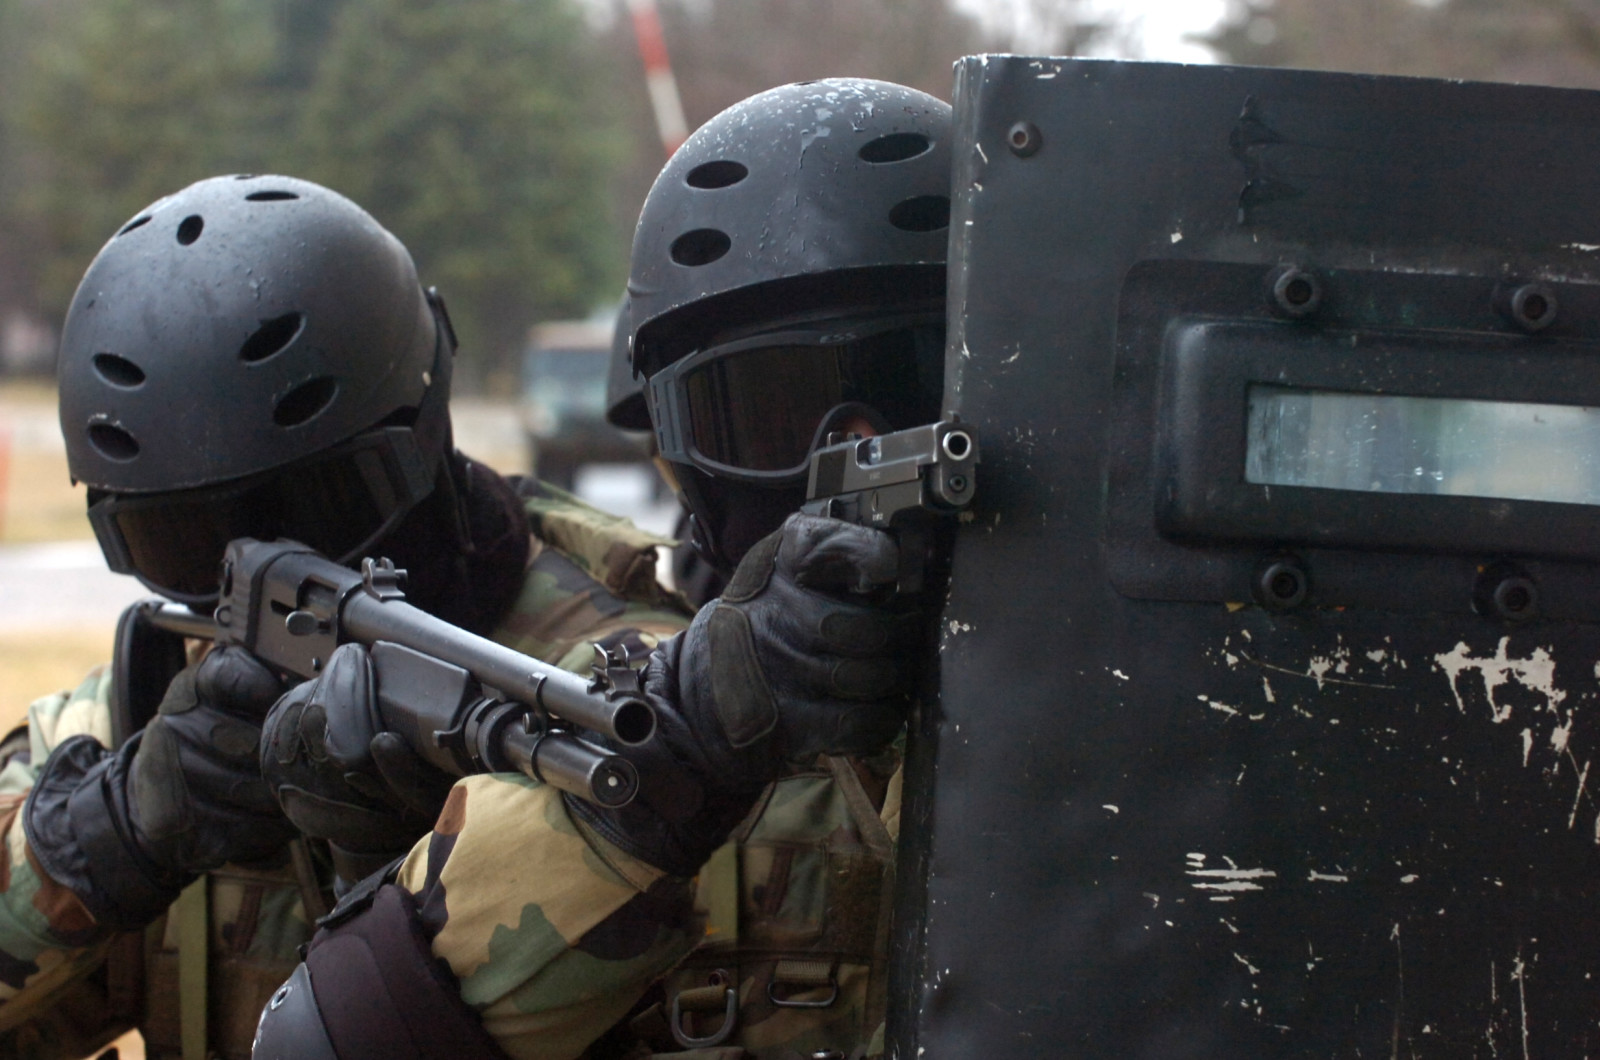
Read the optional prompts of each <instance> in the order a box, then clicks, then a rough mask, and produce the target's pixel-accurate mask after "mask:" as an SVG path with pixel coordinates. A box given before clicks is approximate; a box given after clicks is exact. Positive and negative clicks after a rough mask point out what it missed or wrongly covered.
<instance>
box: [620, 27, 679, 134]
mask: <svg viewBox="0 0 1600 1060" xmlns="http://www.w3.org/2000/svg"><path fill="white" fill-rule="evenodd" d="M628 12H629V13H630V14H631V15H632V16H633V36H634V39H635V40H637V41H638V42H639V58H640V59H642V60H644V83H645V87H646V88H647V89H648V90H649V92H650V107H651V109H652V110H653V111H655V115H656V131H657V132H658V133H659V134H660V136H661V147H662V149H663V150H664V151H666V153H667V156H668V157H669V158H670V157H671V156H672V152H674V151H676V150H677V149H678V146H679V145H680V144H682V143H683V141H684V140H686V139H688V138H689V123H688V122H687V121H686V120H684V117H683V101H682V100H680V99H679V98H678V82H677V80H676V79H674V78H673V76H672V62H671V61H670V60H669V59H668V58H667V40H666V38H665V37H664V36H662V34H661V15H660V13H659V12H658V11H657V10H656V0H628Z"/></svg>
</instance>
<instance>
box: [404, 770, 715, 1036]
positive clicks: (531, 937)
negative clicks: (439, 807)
mask: <svg viewBox="0 0 1600 1060" xmlns="http://www.w3.org/2000/svg"><path fill="white" fill-rule="evenodd" d="M560 794H561V793H560V792H559V791H557V790H556V789H555V788H551V787H546V786H545V785H542V784H539V783H537V782H536V781H532V780H529V779H527V778H525V777H522V776H520V775H515V774H494V775H489V776H477V777H468V778H467V779H465V780H462V781H460V782H459V783H458V784H456V786H455V788H454V789H453V790H452V791H451V794H450V799H449V801H448V803H447V804H446V806H445V810H444V812H443V814H441V815H440V818H439V821H438V824H437V825H436V827H435V829H434V832H433V833H432V835H430V836H429V837H427V838H426V839H425V840H423V841H422V842H420V843H419V844H418V845H417V846H416V848H415V849H413V851H412V853H411V856H410V857H409V858H408V859H407V860H406V863H405V865H404V866H403V867H402V869H401V871H400V876H399V880H398V883H399V884H400V886H402V887H404V888H405V889H406V890H408V891H410V892H411V893H412V894H413V895H415V896H416V900H417V906H418V909H419V910H420V912H421V915H422V919H423V921H424V923H425V925H426V927H427V929H428V931H429V932H430V933H432V934H433V936H434V940H433V951H434V954H435V955H436V956H439V957H441V958H443V959H444V960H445V961H446V962H448V963H449V965H450V967H451V969H452V971H454V972H455V975H456V977H457V978H458V979H459V980H460V982H461V993H462V996H463V998H464V999H465V1000H466V1001H467V1003H468V1004H470V1005H471V1006H472V1007H473V1008H475V1009H476V1010H477V1011H478V1012H479V1014H480V1015H481V1016H482V1018H483V1023H484V1026H485V1027H486V1028H487V1029H488V1031H489V1033H490V1034H491V1035H493V1036H494V1038H495V1039H496V1040H497V1041H498V1042H499V1044H500V1046H501V1047H502V1048H503V1049H504V1050H505V1051H506V1052H507V1053H508V1054H509V1055H510V1056H512V1057H514V1058H516V1060H567V1058H571V1057H576V1056H578V1055H580V1054H581V1053H582V1052H583V1050H584V1049H585V1047H587V1046H588V1044H589V1043H590V1042H592V1041H593V1040H594V1039H595V1038H596V1037H598V1036H599V1035H600V1034H601V1033H602V1032H604V1031H605V1030H606V1029H607V1028H608V1027H610V1026H611V1025H612V1024H614V1023H616V1022H617V1021H618V1020H620V1019H621V1018H622V1017H623V1016H624V1015H626V1014H627V1012H628V1010H629V1009H630V1008H631V1007H632V1006H633V1004H634V1002H635V1001H636V1000H637V999H638V998H639V997H640V995H642V994H643V993H644V992H645V990H646V989H647V988H648V987H649V986H650V984H651V983H653V982H654V981H655V980H656V979H658V978H659V977H660V976H661V975H662V974H663V973H664V972H666V971H667V970H668V969H670V968H671V967H672V966H673V965H674V964H676V963H677V962H678V961H680V960H681V959H682V958H683V957H684V956H685V955H686V954H687V953H688V952H689V951H690V950H691V949H693V948H694V946H695V944H696V943H697V942H698V941H699V939H700V935H701V930H702V925H701V924H700V923H699V922H698V921H697V920H696V919H695V917H694V914H693V910H692V895H691V893H690V886H689V881H687V880H682V879H677V878H673V877H667V876H665V875H663V874H662V873H661V872H660V871H659V870H657V869H654V868H652V867H650V866H648V865H646V864H644V863H643V862H640V861H636V860H635V859H633V858H630V857H628V856H627V855H626V854H623V853H622V852H621V851H619V850H616V849H615V848H612V847H610V846H609V845H608V844H606V843H605V842H604V841H603V840H601V839H599V838H598V837H595V836H586V835H585V834H580V832H579V831H578V829H577V828H576V827H575V826H574V824H573V822H572V819H571V818H570V817H568V815H567V812H566V809H565V807H564V805H563V803H562V800H561V797H560Z"/></svg>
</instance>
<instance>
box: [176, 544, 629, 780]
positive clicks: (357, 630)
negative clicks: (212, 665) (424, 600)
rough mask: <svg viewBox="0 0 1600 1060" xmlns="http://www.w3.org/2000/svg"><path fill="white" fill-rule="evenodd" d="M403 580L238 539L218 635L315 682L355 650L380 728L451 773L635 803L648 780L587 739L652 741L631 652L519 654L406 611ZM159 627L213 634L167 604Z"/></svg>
mask: <svg viewBox="0 0 1600 1060" xmlns="http://www.w3.org/2000/svg"><path fill="white" fill-rule="evenodd" d="M404 576H405V572H404V571H399V570H396V569H395V568H394V565H393V564H392V563H390V562H389V561H387V560H376V561H375V560H372V559H365V560H363V561H362V564H361V571H360V572H359V573H358V572H356V571H353V570H350V569H349V568H347V567H342V566H340V565H339V564H337V563H334V562H333V561H331V560H329V559H326V558H325V557H323V556H321V555H319V554H318V553H316V552H315V551H313V550H311V549H309V548H307V547H306V546H304V545H301V544H298V543H296V542H293V541H257V540H255V539H253V538H239V539H238V540H236V541H233V542H231V543H230V544H229V545H228V548H227V552H226V553H225V556H224V559H223V564H222V593H221V600H220V603H219V604H218V605H217V610H216V614H215V618H214V621H213V623H211V628H210V633H211V636H212V639H214V640H215V641H216V642H217V643H218V644H237V645H239V646H240V647H243V648H244V649H245V650H246V651H249V652H250V653H251V654H253V655H255V656H256V657H257V658H259V659H261V660H262V661H263V662H265V663H267V664H268V665H269V666H273V667H276V668H277V669H279V670H283V671H285V672H286V673H289V674H292V675H294V676H296V677H300V678H310V677H314V676H316V675H317V674H318V673H319V672H320V671H321V670H322V667H323V664H324V663H325V662H326V661H327V660H328V658H329V656H331V655H332V654H333V650H334V648H336V647H337V646H338V645H340V644H343V643H345V642H347V641H355V642H357V643H360V644H363V645H366V646H367V647H368V648H369V649H370V651H371V656H372V665H373V671H374V673H375V674H376V676H377V679H378V711H379V714H380V716H381V719H380V720H381V722H382V726H383V728H384V729H386V730H388V731H390V732H394V733H397V734H399V735H400V736H401V737H402V738H403V739H405V741H406V742H407V743H408V744H409V745H410V746H411V748H412V749H413V750H414V751H416V753H417V754H418V755H420V756H421V757H422V758H423V759H424V760H425V761H427V762H429V763H430V764H432V765H433V766H435V767H437V768H438V769H440V770H442V771H444V772H446V773H449V774H451V775H454V776H466V775H469V774H473V773H486V772H510V771H517V772H521V773H524V774H526V775H527V776H530V777H533V778H534V779H536V780H540V781H543V782H545V783H548V784H551V785H553V786H555V787H558V788H560V789H562V790H563V791H570V792H572V793H573V794H575V795H577V796H579V797H580V798H583V799H587V800H589V801H591V802H594V803H596V804H598V805H601V806H622V805H626V804H627V803H628V802H629V801H630V800H631V799H632V798H633V796H634V794H635V793H636V792H637V790H638V786H639V780H638V775H637V773H636V772H635V770H634V768H633V765H632V764H631V763H630V762H628V761H627V760H626V759H624V758H622V757H620V756H618V755H616V754H613V753H611V752H610V751H607V750H605V749H603V748H601V747H598V746H596V745H595V744H593V743H591V742H589V741H587V740H584V739H582V738H581V737H580V736H579V735H578V733H577V731H576V730H579V729H587V730H590V731H593V732H599V733H603V734H604V735H606V736H608V737H611V738H612V739H615V740H617V741H618V742H619V743H622V744H626V745H638V744H642V743H645V742H647V741H648V740H649V739H650V738H651V736H652V735H654V733H655V712H654V711H653V710H652V709H651V707H650V705H649V704H648V703H647V702H646V701H645V699H644V697H643V696H642V695H641V693H640V689H639V683H638V675H637V674H636V673H635V672H634V671H633V670H632V669H630V668H629V667H628V665H627V662H628V660H627V657H626V655H625V654H624V653H620V652H619V653H616V654H611V653H608V652H606V651H605V650H604V649H603V648H600V647H599V646H596V651H597V653H598V656H599V657H598V659H597V661H596V663H595V666H594V676H593V678H592V679H591V680H585V679H584V678H582V677H580V676H578V675H577V674H574V673H571V672H569V671H566V670H562V669H560V668H558V667H555V666H552V665H551V664H549V663H545V662H542V661H540V660H538V659H534V658H531V657H529V656H526V655H523V654H522V653H521V652H517V651H513V650H512V649H510V648H507V647H505V646H504V645H502V644H497V643H495V642H494V641H492V640H489V639H487V638H485V637H480V636H477V635H476V634H473V633H469V632H467V631H466V630H463V629H460V628H459V627H456V626H453V625H451V624H450V623H448V622H445V621H443V620H441V619H438V618H435V617H434V616H432V615H430V614H428V613H427V612H425V611H422V610H420V609H419V608H416V607H413V606H412V605H411V604H408V603H406V602H405V600H404V595H405V594H404V593H403V592H402V591H401V589H400V584H401V582H402V581H403V579H404ZM151 618H152V620H153V621H154V622H155V623H156V624H157V625H160V626H162V627H163V628H167V629H171V630H173V631H174V632H181V633H183V634H184V635H187V636H195V635H197V634H202V635H203V634H204V633H205V632H206V630H204V629H202V628H201V624H202V623H203V622H204V620H203V619H197V617H196V616H195V615H194V614H193V613H192V612H189V611H187V610H186V609H183V608H179V607H164V608H162V609H161V610H160V611H158V612H156V613H155V614H153V615H152V616H151Z"/></svg>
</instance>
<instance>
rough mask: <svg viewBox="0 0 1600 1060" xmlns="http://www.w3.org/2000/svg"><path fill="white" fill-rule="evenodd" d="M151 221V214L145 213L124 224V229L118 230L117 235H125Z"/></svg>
mask: <svg viewBox="0 0 1600 1060" xmlns="http://www.w3.org/2000/svg"><path fill="white" fill-rule="evenodd" d="M149 223H150V215H149V214H145V215H144V216H143V217H135V218H134V219H133V220H131V221H129V222H128V223H127V224H125V225H123V226H122V231H120V232H118V233H117V235H119V236H125V235H127V234H128V233H129V232H131V231H133V230H134V229H135V228H143V227H144V226H145V225H147V224H149Z"/></svg>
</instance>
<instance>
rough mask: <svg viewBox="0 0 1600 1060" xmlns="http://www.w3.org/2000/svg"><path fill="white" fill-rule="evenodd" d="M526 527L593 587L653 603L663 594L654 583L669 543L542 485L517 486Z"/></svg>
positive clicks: (531, 482) (672, 542)
mask: <svg viewBox="0 0 1600 1060" xmlns="http://www.w3.org/2000/svg"><path fill="white" fill-rule="evenodd" d="M518 490H519V492H520V494H521V496H522V502H523V508H524V510H525V511H526V512H527V515H528V525H529V528H530V529H532V531H533V533H534V536H535V537H537V538H539V539H540V540H541V541H543V542H544V543H545V544H546V545H548V546H549V547H551V548H554V549H557V550H558V551H560V552H562V553H563V554H565V555H566V556H567V558H569V559H571V560H572V561H573V563H575V564H576V565H577V566H578V567H579V569H581V570H583V571H584V572H585V573H586V574H588V575H589V576H590V577H592V578H594V580H595V581H597V582H599V583H600V584H601V585H603V586H605V587H606V589H607V590H608V591H610V592H613V593H615V594H617V595H618V596H625V597H629V598H631V599H644V600H654V599H657V598H659V597H661V596H662V595H663V594H664V593H665V590H663V589H662V588H661V587H660V586H659V585H658V584H657V583H656V557H657V552H656V549H657V548H662V547H665V548H671V547H673V546H674V545H676V544H677V542H676V541H675V540H673V539H672V538H670V537H664V536H662V535H661V534H654V533H651V532H650V531H648V530H643V529H641V528H639V527H638V526H636V525H634V522H633V520H631V519H628V518H626V517H624V516H620V515H611V514H610V513H608V512H603V511H601V510H600V509H598V508H596V507H594V506H593V505H591V504H588V503H587V502H585V501H582V500H580V499H578V498H577V497H575V496H573V495H572V494H570V493H568V492H566V491H565V490H561V489H557V488H556V487H555V486H552V485H550V484H549V483H546V482H537V481H535V480H532V479H523V480H521V481H520V482H519V483H518Z"/></svg>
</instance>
